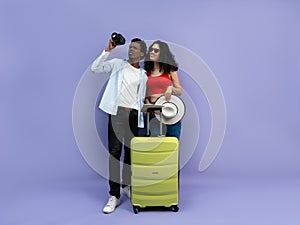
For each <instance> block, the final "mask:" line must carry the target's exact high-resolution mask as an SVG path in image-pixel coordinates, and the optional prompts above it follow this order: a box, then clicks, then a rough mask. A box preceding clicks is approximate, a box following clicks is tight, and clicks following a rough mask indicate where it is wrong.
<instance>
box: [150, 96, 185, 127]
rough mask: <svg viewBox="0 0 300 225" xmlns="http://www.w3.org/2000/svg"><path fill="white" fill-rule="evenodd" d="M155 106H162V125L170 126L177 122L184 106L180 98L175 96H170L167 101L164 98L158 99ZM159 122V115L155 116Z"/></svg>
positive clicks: (183, 111)
mask: <svg viewBox="0 0 300 225" xmlns="http://www.w3.org/2000/svg"><path fill="white" fill-rule="evenodd" d="M155 105H162V115H161V118H162V123H164V124H167V125H172V124H175V123H177V122H179V121H180V120H181V119H182V118H183V116H184V113H185V105H184V102H183V101H182V99H181V98H179V97H178V96H176V95H171V99H170V100H169V101H167V100H166V98H165V96H164V95H163V96H161V97H159V98H158V99H157V100H156V102H155ZM155 116H156V118H157V119H158V120H160V115H159V114H156V115H155Z"/></svg>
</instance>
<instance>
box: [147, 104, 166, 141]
mask: <svg viewBox="0 0 300 225" xmlns="http://www.w3.org/2000/svg"><path fill="white" fill-rule="evenodd" d="M150 111H159V136H163V135H162V118H161V114H162V107H161V106H158V107H157V108H154V107H153V108H148V109H147V112H146V113H147V135H148V136H149V135H150Z"/></svg>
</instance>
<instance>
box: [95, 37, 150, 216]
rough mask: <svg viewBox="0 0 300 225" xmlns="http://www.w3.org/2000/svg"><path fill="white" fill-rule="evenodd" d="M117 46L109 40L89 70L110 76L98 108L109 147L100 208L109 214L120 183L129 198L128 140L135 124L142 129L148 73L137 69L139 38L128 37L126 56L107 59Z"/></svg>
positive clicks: (143, 47)
mask: <svg viewBox="0 0 300 225" xmlns="http://www.w3.org/2000/svg"><path fill="white" fill-rule="evenodd" d="M115 47H116V45H115V44H114V42H113V40H112V39H110V40H109V45H108V47H107V48H106V49H105V50H104V51H103V52H102V53H101V55H100V56H99V57H98V58H97V59H96V60H95V61H94V62H93V64H92V66H91V70H92V71H93V72H95V73H102V72H105V73H109V74H110V77H109V80H108V83H107V86H106V88H105V91H104V93H103V96H102V99H101V102H100V105H99V108H100V109H102V110H103V111H104V112H106V113H108V115H109V120H108V148H109V153H110V156H109V186H110V190H109V194H110V197H109V200H108V202H107V204H106V205H105V207H104V208H103V212H104V213H111V212H113V211H114V210H115V208H116V207H117V206H118V205H119V204H120V184H121V185H122V189H123V193H125V194H126V195H127V197H129V198H130V184H131V168H130V164H131V159H130V140H131V139H132V138H133V137H134V136H137V135H138V127H140V128H143V126H144V121H143V113H142V112H141V109H142V106H143V101H144V97H145V92H146V82H147V75H146V72H145V70H144V69H142V68H140V66H139V62H140V60H141V59H143V58H144V56H145V55H146V51H147V46H146V43H145V42H144V41H142V40H141V39H139V38H134V39H132V40H131V43H130V45H129V49H128V59H127V60H122V59H117V58H115V59H111V60H107V61H106V59H107V57H108V56H109V54H110V52H111V51H112V50H113V49H114V48H115ZM123 145H124V161H123V168H122V181H120V180H121V179H120V164H121V163H120V157H121V153H122V147H123Z"/></svg>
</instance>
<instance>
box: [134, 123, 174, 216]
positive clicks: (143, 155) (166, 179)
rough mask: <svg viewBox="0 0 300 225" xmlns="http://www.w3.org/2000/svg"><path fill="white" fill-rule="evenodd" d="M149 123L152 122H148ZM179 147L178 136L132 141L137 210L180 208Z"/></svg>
mask: <svg viewBox="0 0 300 225" xmlns="http://www.w3.org/2000/svg"><path fill="white" fill-rule="evenodd" d="M148 125H149V123H148ZM178 150H179V141H178V139H177V138H176V137H164V136H158V137H134V138H133V139H132V140H131V170H132V180H131V182H132V187H131V203H132V206H133V211H134V213H138V211H139V209H140V208H145V207H156V206H162V207H169V208H170V209H171V210H172V211H174V212H177V211H178V210H179V208H178V191H179V190H178V189H179V185H178V170H179V162H178Z"/></svg>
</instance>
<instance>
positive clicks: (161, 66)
mask: <svg viewBox="0 0 300 225" xmlns="http://www.w3.org/2000/svg"><path fill="white" fill-rule="evenodd" d="M144 64H145V66H144V68H145V70H146V71H147V76H148V81H147V87H148V94H149V97H147V98H146V100H145V103H147V104H149V103H152V104H154V103H155V101H156V100H157V99H158V98H159V97H160V96H162V95H165V98H166V100H167V101H169V100H170V99H171V95H172V94H174V95H181V94H182V88H181V85H180V81H179V78H178V74H177V72H176V71H177V70H178V64H177V63H176V61H175V59H174V55H173V54H172V53H171V51H170V49H169V46H168V44H167V43H165V42H162V41H160V40H157V41H155V42H154V43H152V45H150V47H149V49H148V52H147V54H146V57H145V63H144ZM153 117H154V116H152V118H153ZM166 126H167V131H166V136H167V137H177V138H178V140H179V139H180V132H181V121H179V122H177V123H176V124H173V125H166ZM151 128H152V127H151ZM151 128H150V129H151ZM152 131H153V130H152ZM152 135H153V133H152Z"/></svg>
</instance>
